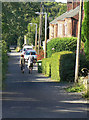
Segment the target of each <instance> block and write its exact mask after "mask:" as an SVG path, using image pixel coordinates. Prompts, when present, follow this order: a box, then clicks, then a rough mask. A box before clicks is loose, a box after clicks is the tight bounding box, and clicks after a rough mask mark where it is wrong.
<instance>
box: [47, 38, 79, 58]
mask: <svg viewBox="0 0 89 120" xmlns="http://www.w3.org/2000/svg"><path fill="white" fill-rule="evenodd" d="M76 46H77V38H75V37H70V38H69V37H68V38H66V37H65V38H53V39H52V40H51V41H49V42H48V43H47V57H51V55H52V54H53V53H55V52H60V51H75V50H76Z"/></svg>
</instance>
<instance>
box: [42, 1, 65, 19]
mask: <svg viewBox="0 0 89 120" xmlns="http://www.w3.org/2000/svg"><path fill="white" fill-rule="evenodd" d="M44 8H45V12H47V13H48V17H49V20H51V21H52V20H53V19H55V18H56V17H58V16H60V15H61V14H63V13H64V12H66V10H67V5H66V4H63V3H60V2H58V3H57V2H45V3H44ZM55 15H56V16H55Z"/></svg>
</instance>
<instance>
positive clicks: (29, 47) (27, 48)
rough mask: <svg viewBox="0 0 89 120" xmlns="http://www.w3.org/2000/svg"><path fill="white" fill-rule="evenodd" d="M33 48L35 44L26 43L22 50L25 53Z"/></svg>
mask: <svg viewBox="0 0 89 120" xmlns="http://www.w3.org/2000/svg"><path fill="white" fill-rule="evenodd" d="M32 49H33V46H30V45H25V46H24V47H23V49H22V50H21V54H25V52H26V51H27V50H32Z"/></svg>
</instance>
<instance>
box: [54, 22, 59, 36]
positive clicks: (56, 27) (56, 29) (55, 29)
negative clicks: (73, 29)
mask: <svg viewBox="0 0 89 120" xmlns="http://www.w3.org/2000/svg"><path fill="white" fill-rule="evenodd" d="M57 36H58V25H57V24H55V25H54V38H56V37H57Z"/></svg>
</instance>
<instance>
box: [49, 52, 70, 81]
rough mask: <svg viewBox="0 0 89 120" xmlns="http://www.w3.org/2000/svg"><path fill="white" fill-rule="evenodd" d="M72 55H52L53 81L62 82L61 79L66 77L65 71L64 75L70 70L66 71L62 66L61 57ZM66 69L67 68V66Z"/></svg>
mask: <svg viewBox="0 0 89 120" xmlns="http://www.w3.org/2000/svg"><path fill="white" fill-rule="evenodd" d="M70 53H72V52H69V51H62V52H58V53H54V54H53V55H52V57H51V60H52V61H51V78H52V79H53V80H58V81H60V80H61V77H62V76H64V74H63V71H64V70H65V71H64V73H65V74H66V70H67V69H68V68H66V69H64V67H63V66H62V65H61V63H62V59H61V56H63V55H66V54H70ZM63 64H65V63H63ZM65 67H67V66H65ZM62 69H63V70H62ZM61 70H62V71H61ZM67 71H68V70H67Z"/></svg>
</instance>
